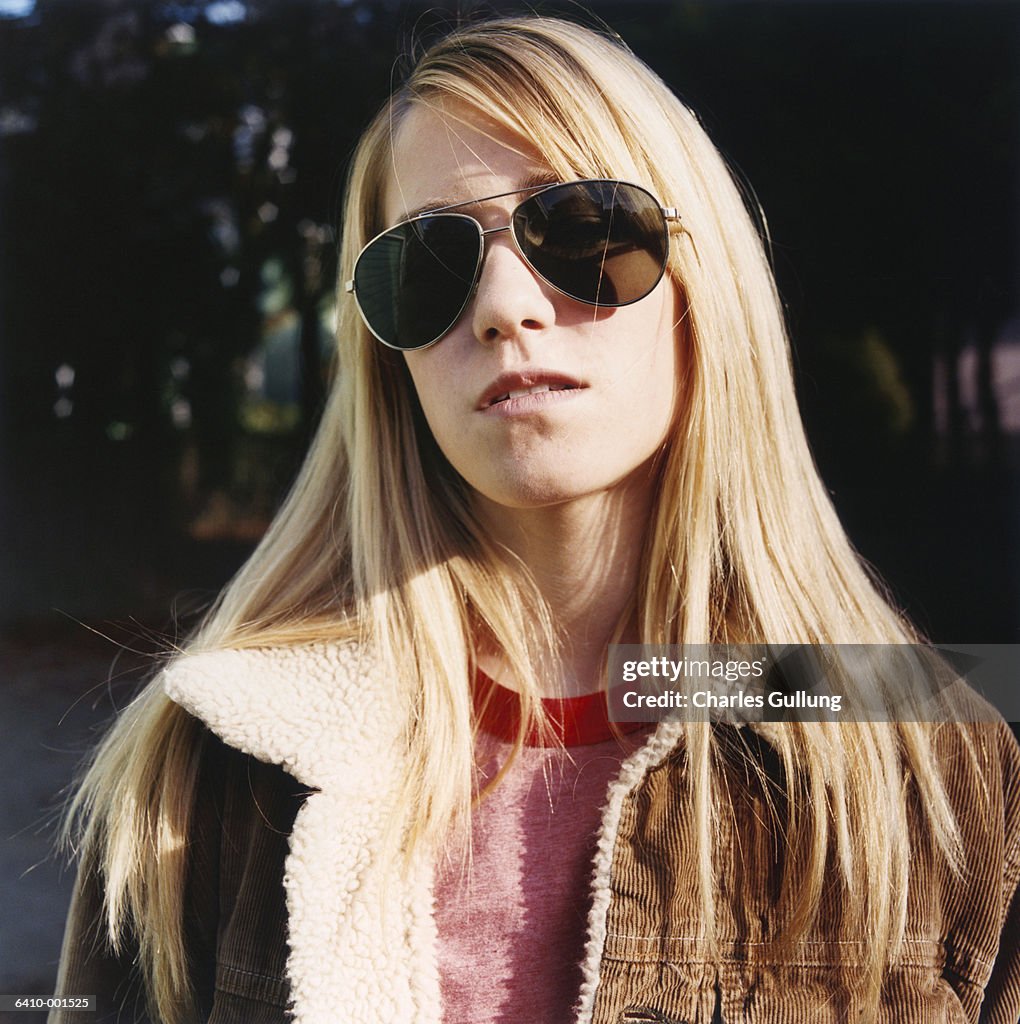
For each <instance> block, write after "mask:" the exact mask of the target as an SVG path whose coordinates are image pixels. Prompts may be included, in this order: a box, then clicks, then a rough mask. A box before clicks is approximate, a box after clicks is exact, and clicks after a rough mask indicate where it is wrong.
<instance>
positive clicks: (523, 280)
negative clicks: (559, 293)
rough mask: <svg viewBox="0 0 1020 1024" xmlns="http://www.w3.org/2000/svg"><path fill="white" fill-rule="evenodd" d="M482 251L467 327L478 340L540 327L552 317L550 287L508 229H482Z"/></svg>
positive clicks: (515, 335) (486, 341) (489, 341)
mask: <svg viewBox="0 0 1020 1024" xmlns="http://www.w3.org/2000/svg"><path fill="white" fill-rule="evenodd" d="M485 242H486V252H485V255H484V262H483V264H482V269H481V272H480V275H479V278H478V287H477V288H476V290H475V297H474V301H473V303H472V309H471V328H472V330H473V331H474V335H475V338H476V339H477V340H478V341H479V342H481V343H482V344H486V345H491V344H494V343H495V342H497V341H500V340H503V339H512V338H519V337H520V336H521V334H522V332H527V331H540V330H543V329H544V328H546V327H550V326H552V324H553V322H554V321H555V319H556V309H555V306H554V304H553V290H552V289H551V288H550V287H549V286H548V285H547V284H546V283H545V282H544V281H543V280H542V279H541V278H540V277H539V276H538V275H537V274H536V273H535V271H534V270H532V269H531V267H530V266H528V264H527V263H526V262H525V260H524V258H523V257H522V256H521V254H520V253H519V252H518V251H517V247H516V246H515V245H514V242H513V239H512V237H511V236H510V232H509V230H508V229H507V228H500V229H496V230H492V231H487V232H486V233H485Z"/></svg>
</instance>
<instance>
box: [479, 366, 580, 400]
mask: <svg viewBox="0 0 1020 1024" xmlns="http://www.w3.org/2000/svg"><path fill="white" fill-rule="evenodd" d="M584 386H585V385H584V384H582V382H581V381H579V380H575V379H573V378H571V377H567V376H565V375H563V374H559V373H556V374H553V373H547V372H544V371H531V372H528V373H522V372H517V373H503V374H500V375H499V376H498V377H497V378H496V379H495V380H494V381H493V382H492V384H490V385H489V387H488V388H487V389H486V391H485V393H484V394H483V395H482V397H481V400H480V401H479V403H478V408H479V409H491V408H493V407H494V406H497V405H503V404H504V403H505V402H511V401H515V400H516V399H520V398H526V397H528V396H531V395H544V394H547V393H549V392H554V391H577V390H579V389H580V388H583V387H584Z"/></svg>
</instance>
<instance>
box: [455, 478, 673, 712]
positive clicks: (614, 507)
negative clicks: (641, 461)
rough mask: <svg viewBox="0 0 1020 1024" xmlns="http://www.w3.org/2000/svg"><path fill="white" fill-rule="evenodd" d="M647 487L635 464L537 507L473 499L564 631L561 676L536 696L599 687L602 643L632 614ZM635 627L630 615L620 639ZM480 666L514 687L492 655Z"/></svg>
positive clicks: (570, 693) (484, 521)
mask: <svg viewBox="0 0 1020 1024" xmlns="http://www.w3.org/2000/svg"><path fill="white" fill-rule="evenodd" d="M653 490H654V484H653V480H652V475H651V472H650V470H649V469H648V468H647V467H642V468H641V469H640V470H638V471H637V472H636V473H634V474H632V475H631V477H629V478H628V479H627V480H626V481H623V482H622V483H620V484H618V485H617V486H616V487H614V488H612V489H611V490H608V491H602V492H598V493H596V494H591V495H585V496H583V497H581V498H576V499H573V500H571V501H569V502H563V503H559V504H556V505H550V506H545V507H541V508H523V509H522V508H507V507H506V506H503V505H496V504H494V503H492V502H490V501H488V500H487V499H485V498H483V497H481V496H478V497H477V498H476V503H475V508H476V514H477V515H478V518H479V520H480V521H481V524H482V526H483V528H484V529H486V530H487V531H488V532H489V535H490V536H491V537H492V538H493V539H494V540H496V541H497V542H498V543H499V544H501V545H502V546H504V547H505V548H507V549H508V550H509V551H510V552H512V553H513V554H514V555H515V556H516V557H517V558H519V559H520V560H521V562H523V563H524V565H525V566H526V567H527V568H528V570H529V571H530V572H531V575H532V576H533V577H534V579H535V582H536V583H537V584H538V588H539V590H540V591H541V593H542V596H543V598H544V599H545V601H546V604H547V605H548V607H549V609H550V611H551V613H552V616H553V621H554V622H555V623H556V625H557V627H558V629H559V630H560V632H561V634H562V636H563V637H564V645H563V660H562V664H563V678H562V679H561V680H551V681H550V685H549V687H548V689H547V690H546V691H545V692H543V694H542V696H547V697H571V696H577V695H578V694H582V693H590V692H592V691H594V690H597V689H599V688H600V686H601V671H602V668H603V659H604V657H605V653H606V648H607V646H608V644H609V643H610V642H611V641H612V640H613V639H614V633H615V632H616V631H617V630H618V629H619V627H620V624H621V622H622V621H624V619H625V617H628V612H632V609H630V605H631V602H632V599H633V596H634V593H635V590H636V587H637V576H638V570H639V567H640V558H641V551H642V548H643V545H644V540H645V531H646V529H647V525H648V521H649V516H650V514H651V507H652V499H653ZM631 619H632V616H631ZM634 629H635V625H634V622H633V621H630V622H629V624H628V626H627V627H626V628H625V629H624V632H623V634H622V635H621V636H620V638H619V639H620V640H621V641H624V642H627V641H630V642H635V639H636V638H635V636H634ZM482 668H483V669H484V670H485V671H486V672H487V673H488V674H490V675H492V676H493V677H494V678H496V679H498V680H499V681H500V682H502V683H503V684H504V685H508V686H511V687H512V686H513V681H512V679H511V678H509V676H508V673H507V671H506V668H505V667H504V666H502V665H501V663H500V662H499V659H498V658H485V657H483V659H482Z"/></svg>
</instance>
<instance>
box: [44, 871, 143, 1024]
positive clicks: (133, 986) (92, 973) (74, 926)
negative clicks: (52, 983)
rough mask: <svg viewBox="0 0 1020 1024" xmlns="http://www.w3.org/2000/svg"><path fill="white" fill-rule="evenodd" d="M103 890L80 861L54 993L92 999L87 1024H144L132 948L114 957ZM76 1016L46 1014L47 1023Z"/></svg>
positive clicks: (77, 1015) (63, 1023) (72, 1021)
mask: <svg viewBox="0 0 1020 1024" xmlns="http://www.w3.org/2000/svg"><path fill="white" fill-rule="evenodd" d="M103 916H104V914H103V890H102V885H101V883H100V880H99V876H98V873H97V871H96V870H95V869H94V866H93V863H92V862H91V859H86V860H83V861H82V862H81V864H80V865H79V867H78V877H77V881H76V882H75V887H74V894H73V895H72V897H71V907H70V910H69V912H68V916H67V925H66V927H65V930H64V943H63V948H62V949H61V952H60V970H59V973H58V976H57V984H56V988H55V994H56V995H58V996H95V997H96V1013H95V1015H94V1016H93V1015H92V1014H88V1015H87V1019H88V1020H89V1022H90V1024H115V1022H116V1024H128V1022H131V1024H135V1022H137V1024H143V1022H144V1024H149V1018H148V1016H147V1015H146V1007H145V995H144V991H143V988H142V985H141V979H140V976H139V973H138V970H137V968H136V961H137V949H136V948H135V946H134V945H133V944H130V945H128V946H126V947H125V948H124V949H123V950H122V952H121V953H120V955H116V954H114V952H113V951H112V949H111V948H110V943H109V940H108V937H107V935H106V929H105V922H104V920H103ZM83 1019H84V1015H83V1014H82V1013H81V1012H78V1011H71V1010H66V1011H65V1010H52V1011H51V1012H50V1015H49V1017H48V1024H76V1022H79V1021H81V1020H83Z"/></svg>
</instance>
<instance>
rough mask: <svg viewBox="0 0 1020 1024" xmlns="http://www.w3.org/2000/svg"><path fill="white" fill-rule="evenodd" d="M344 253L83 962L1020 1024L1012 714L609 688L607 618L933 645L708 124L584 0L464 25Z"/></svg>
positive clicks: (85, 912)
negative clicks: (589, 25)
mask: <svg viewBox="0 0 1020 1024" xmlns="http://www.w3.org/2000/svg"><path fill="white" fill-rule="evenodd" d="M341 273H342V277H341V284H342V291H341V297H342V301H341V307H340V322H339V328H338V352H339V370H338V373H337V376H336V382H335V385H334V389H333V393H332V396H331V399H330V402H329V405H328V408H327V410H326V413H325V415H324V418H323V422H322V426H321V428H320V430H319V433H318V436H317V438H316V440H315V443H314V445H313V447H312V450H311V452H310V454H309V456H308V459H307V462H306V464H305V466H304V469H303V471H302V473H301V475H300V478H299V480H298V482H297V484H296V486H295V488H294V490H293V493H292V494H291V495H290V497H289V498H288V500H287V502H286V504H285V506H284V507H283V509H282V511H281V512H280V514H279V516H278V517H277V519H276V521H275V522H274V524H273V526H272V527H271V529H270V530H269V532H268V534H267V536H266V537H265V539H264V540H263V542H262V544H261V545H260V546H259V549H258V550H257V552H256V553H255V554H254V556H253V557H252V558H251V560H250V561H249V563H248V564H247V565H246V566H245V567H244V569H242V571H241V572H240V574H239V575H238V576H237V578H236V579H235V580H234V581H233V582H232V583H231V584H230V586H229V587H228V588H227V589H226V591H225V592H224V594H223V596H222V599H221V600H220V602H219V604H218V606H217V607H216V609H215V610H214V612H213V613H212V614H211V615H210V616H209V618H208V620H207V622H206V623H205V625H204V627H203V628H202V630H201V631H200V633H199V634H198V635H197V636H196V637H195V638H194V640H193V642H192V643H191V645H190V647H189V649H188V651H187V652H186V653H185V654H183V655H181V656H180V657H179V658H177V659H176V660H175V661H174V663H173V664H172V665H171V666H170V667H168V668H167V669H166V670H165V671H164V672H163V673H162V674H161V675H160V676H159V677H158V678H157V679H155V680H154V681H153V682H152V683H151V685H150V686H149V687H148V689H147V690H146V691H145V692H144V693H143V694H142V695H141V696H140V697H139V698H138V699H137V701H136V702H135V703H134V704H132V705H131V706H130V707H129V708H128V709H127V711H126V712H125V713H124V715H123V716H122V717H121V719H120V720H119V721H118V723H117V725H116V726H115V728H114V729H113V731H112V733H111V734H110V736H109V737H108V738H107V740H106V741H105V743H104V744H103V746H102V747H101V749H100V750H99V752H98V754H97V756H96V759H95V761H94V763H93V765H92V767H91V769H90V771H89V773H88V775H87V776H86V777H85V780H84V784H83V786H82V788H81V790H80V794H79V796H78V797H77V799H76V801H75V804H74V807H73V812H74V820H75V821H77V822H79V823H80V824H81V826H82V827H81V833H80V843H79V846H80V853H81V867H80V873H79V883H78V889H77V892H76V896H75V902H74V905H73V907H72V910H71V914H70V920H69V926H68V933H67V938H66V940H65V949H64V955H63V960H62V966H61V977H60V992H61V994H68V995H71V994H91V993H96V994H98V996H99V1002H100V1014H99V1019H100V1020H125V1021H128V1020H135V1019H151V1020H159V1021H166V1022H174V1024H180V1022H191V1021H210V1022H220V1024H222V1022H245V1024H259V1022H270V1021H283V1020H287V1019H293V1020H296V1021H299V1022H301V1024H326V1022H330V1024H332V1022H335V1021H351V1022H366V1024H367V1022H373V1024H376V1022H385V1024H391V1022H392V1024H397V1022H401V1024H404V1022H408V1021H416V1022H434V1024H439V1022H445V1024H450V1022H454V1021H458V1022H459V1021H472V1022H473V1024H479V1022H482V1021H485V1022H496V1021H525V1022H541V1024H550V1022H561V1021H568V1020H572V1021H578V1022H585V1024H587V1022H597V1024H610V1022H612V1024H616V1022H638V1021H645V1022H650V1021H657V1022H663V1024H666V1022H680V1021H706V1022H707V1021H761V1022H779V1021H790V1022H792V1021H797V1022H800V1021H808V1020H811V1021H847V1020H862V1021H883V1022H890V1024H892V1022H896V1024H901V1022H905V1021H912V1022H935V1021H940V1022H943V1021H944V1022H949V1021H954V1022H960V1021H977V1020H979V1019H980V1020H982V1021H989V1022H997V1024H1014V1022H1015V1021H1016V1019H1017V1017H1018V1014H1020V954H1018V949H1017V946H1018V939H1020V900H1018V897H1017V884H1018V876H1020V752H1018V750H1017V746H1016V743H1015V741H1014V740H1013V738H1012V736H1011V734H1010V733H1009V731H1008V729H1007V728H1006V727H1005V725H1004V724H1003V723H1001V722H992V723H984V724H970V725H963V724H957V723H952V722H948V723H943V724H941V725H939V726H935V725H932V724H928V723H925V722H922V721H905V722H896V723H874V722H852V721H841V722H839V723H831V722H830V723H825V722H821V723H818V722H816V723H811V722H789V723H784V724H781V725H777V724H773V725H764V724H762V725H759V726H756V727H754V728H751V727H746V726H745V727H742V728H741V727H738V726H735V725H724V724H718V723H717V724H715V725H708V724H705V723H676V722H674V723H664V724H662V725H660V726H658V727H657V728H653V727H651V726H648V727H645V728H643V729H640V730H638V731H631V732H629V733H626V734H625V733H624V731H623V730H622V729H612V728H610V727H608V726H607V725H606V722H605V714H604V711H603V712H602V713H601V715H600V713H599V704H598V700H599V699H600V697H601V695H600V692H599V691H600V688H601V687H602V686H603V685H604V663H605V657H606V651H607V646H608V645H609V644H610V643H612V642H614V641H624V642H627V641H629V642H643V643H655V644H661V643H678V644H679V643H706V642H712V643H722V642H758V641H768V642H777V643H804V644H839V643H850V642H852V643H886V644H902V643H908V642H911V641H913V640H914V639H915V638H914V635H913V633H912V632H911V630H910V627H909V626H908V625H907V624H905V623H904V622H903V621H902V620H901V618H900V617H899V616H898V615H897V614H896V613H895V612H894V611H893V610H892V609H890V607H889V606H888V605H887V603H886V602H885V601H884V600H883V598H882V597H881V596H880V595H879V593H877V591H876V589H875V587H874V586H873V584H872V583H871V582H870V581H869V579H868V577H867V575H866V574H865V572H864V571H863V570H862V568H861V566H860V564H859V563H858V560H857V559H856V557H855V556H854V553H853V551H852V550H851V548H850V546H849V544H848V542H847V540H846V537H845V536H844V534H843V532H842V530H841V529H840V526H839V523H838V521H837V518H836V515H835V513H834V511H833V509H832V507H831V505H830V503H829V501H828V498H827V496H826V493H825V490H824V488H823V486H822V485H821V484H820V482H819V480H818V478H817V475H816V473H815V469H814V467H813V465H812V461H811V457H810V454H809V452H808V448H807V444H806V442H805V438H804V434H803V431H802V427H801V424H800V422H799V419H798V414H797V404H796V402H795V399H794V394H793V389H792V382H791V374H790V366H789V355H788V349H787V342H786V338H785V335H784V330H783V324H782V318H781V314H780V309H779V303H778V301H777V297H776V293H775V287H774V284H773V280H772V276H771V274H770V271H769V267H768V263H767V260H766V257H765V254H764V251H763V246H762V243H761V240H760V239H759V237H758V236H757V234H756V231H755V229H754V227H753V225H752V221H751V219H750V217H749V216H748V213H747V211H746V210H745V208H744V205H743V203H742V201H741V198H740V195H739V194H738V191H737V189H736V188H735V187H734V184H733V182H732V180H731V178H730V176H729V174H728V173H727V171H726V168H725V166H724V164H723V162H722V160H721V159H720V157H719V155H718V153H717V152H716V150H715V149H714V147H713V146H712V144H711V143H710V142H709V141H708V139H707V138H706V136H705V134H704V132H703V131H702V130H701V128H700V127H699V125H698V123H697V120H696V119H695V117H694V116H693V115H692V114H691V112H690V111H689V110H687V109H686V108H685V107H684V106H683V105H682V104H681V103H680V102H679V101H678V100H677V99H676V98H675V97H674V96H673V95H672V94H671V93H670V92H669V91H668V90H667V89H666V87H665V86H664V85H663V83H662V82H661V81H659V79H658V78H656V76H655V75H654V74H653V73H652V72H651V71H649V69H648V68H646V67H645V66H644V65H643V64H642V63H641V62H640V61H638V60H637V59H636V58H635V57H634V56H633V55H632V54H631V53H629V52H628V51H627V50H626V49H625V48H624V47H623V46H622V45H620V43H619V42H618V41H615V40H611V39H608V38H605V37H604V36H602V35H599V34H596V33H594V32H592V31H590V30H587V29H584V28H580V27H578V26H576V25H572V24H568V23H565V22H561V21H557V20H549V19H540V18H526V19H520V20H500V21H492V22H487V23H482V24H479V25H475V26H473V27H468V28H464V29H460V30H457V31H455V32H454V33H453V34H452V35H450V36H449V37H448V38H446V39H445V40H443V41H441V42H440V43H438V44H437V45H435V46H434V47H432V49H430V50H429V51H428V52H427V53H425V54H424V55H423V56H422V57H421V59H420V60H419V62H418V63H417V66H416V67H415V69H414V70H413V72H412V73H411V75H410V77H409V79H408V81H407V83H406V84H405V85H404V86H403V87H402V88H400V89H399V90H398V91H397V93H396V94H395V95H394V96H393V97H392V98H391V99H390V100H389V101H388V103H387V104H386V105H385V107H384V108H383V110H382V111H381V112H380V114H379V116H378V117H377V118H376V120H375V121H374V123H373V124H372V125H371V126H370V127H369V129H368V131H367V132H366V134H365V136H364V138H363V140H362V142H361V144H360V146H359V148H358V151H357V154H356V156H355V159H354V162H353V166H352V170H351V173H350V181H349V188H348V196H347V205H346V213H345V224H344V231H343V253H342V272H341ZM54 1019H55V1020H58V1021H63V1020H65V1019H66V1020H68V1021H71V1020H75V1019H77V1018H76V1017H74V1016H72V1015H71V1014H66V1015H62V1014H60V1013H57V1014H55V1017H54Z"/></svg>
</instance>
